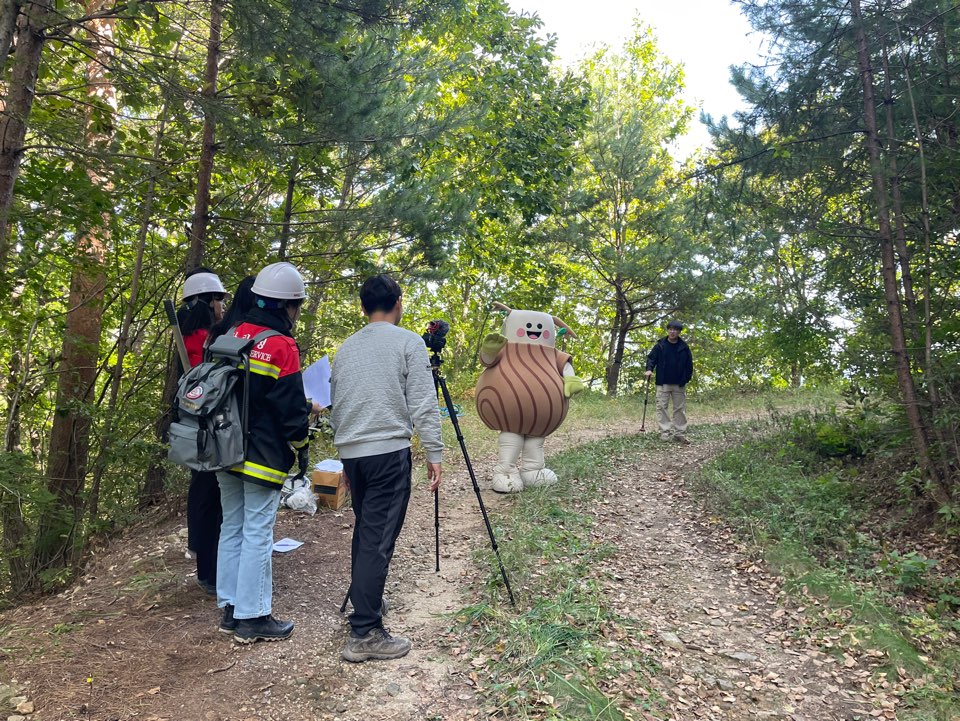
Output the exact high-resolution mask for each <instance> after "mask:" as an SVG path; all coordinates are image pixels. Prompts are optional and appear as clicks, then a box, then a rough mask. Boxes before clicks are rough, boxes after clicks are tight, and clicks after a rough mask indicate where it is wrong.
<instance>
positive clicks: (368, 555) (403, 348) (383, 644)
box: [330, 275, 443, 662]
mask: <svg viewBox="0 0 960 721" xmlns="http://www.w3.org/2000/svg"><path fill="white" fill-rule="evenodd" d="M360 303H361V305H362V307H363V314H364V315H365V316H367V325H366V326H364V327H363V328H362V329H360V330H359V331H357V332H356V333H354V334H353V335H352V336H350V337H349V338H347V339H346V340H345V341H344V342H343V345H341V346H340V349H339V350H338V351H337V353H336V356H335V357H334V359H333V368H332V372H331V377H330V401H331V415H330V422H331V425H332V426H333V431H334V436H333V443H334V445H335V446H336V447H337V450H338V451H339V453H340V459H341V460H342V461H343V472H344V474H345V475H346V477H347V481H348V483H349V484H350V492H351V495H352V497H353V513H354V515H355V516H356V522H355V523H354V527H353V544H352V547H351V573H350V600H351V602H352V603H353V613H351V614H350V636H349V638H348V639H347V644H346V646H345V647H344V649H343V651H342V653H341V655H342V656H343V658H344V659H345V660H347V661H353V662H360V661H368V660H371V659H391V658H400V657H401V656H404V655H406V654H407V652H408V651H409V650H410V641H409V640H408V639H406V638H402V637H399V636H391V635H390V633H389V632H388V631H387V630H386V629H385V628H384V627H383V617H382V611H383V588H384V584H385V583H386V580H387V572H388V571H389V568H390V559H391V558H392V557H393V550H394V547H395V546H396V541H397V537H398V536H399V535H400V529H401V528H402V527H403V520H404V516H405V515H406V513H407V504H408V502H409V500H410V479H411V453H410V438H411V436H412V435H413V431H414V428H416V431H417V435H418V436H419V437H420V444H421V445H422V446H423V448H424V450H425V451H426V455H427V479H428V480H429V481H430V490H431V491H436V490H437V488H439V486H440V474H441V468H440V462H441V455H442V451H443V439H442V438H441V435H440V413H439V411H438V408H437V392H436V387H435V386H434V383H433V373H432V371H431V370H430V361H429V358H428V357H427V349H426V346H425V345H424V343H423V340H422V339H421V338H420V336H418V335H417V334H416V333H413V332H411V331H409V330H405V329H403V328H399V327H398V326H397V324H398V323H399V322H400V317H401V315H402V314H403V299H402V297H401V290H400V286H399V285H398V284H397V282H396V281H395V280H393V279H392V278H390V277H389V276H387V275H377V276H374V277H372V278H368V279H367V280H366V282H364V284H363V286H362V287H361V288H360Z"/></svg>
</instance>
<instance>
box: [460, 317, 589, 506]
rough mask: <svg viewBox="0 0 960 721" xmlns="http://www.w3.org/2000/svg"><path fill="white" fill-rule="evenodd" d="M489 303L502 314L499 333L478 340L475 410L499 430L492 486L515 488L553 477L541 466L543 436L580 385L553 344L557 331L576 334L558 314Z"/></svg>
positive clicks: (503, 490) (565, 356)
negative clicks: (479, 371)
mask: <svg viewBox="0 0 960 721" xmlns="http://www.w3.org/2000/svg"><path fill="white" fill-rule="evenodd" d="M493 307H494V308H496V309H497V310H503V311H506V313H507V316H506V318H504V319H503V333H502V334H501V333H490V334H489V335H487V336H486V337H485V338H484V339H483V343H482V344H481V346H480V362H481V363H483V366H484V371H483V372H482V373H481V374H480V378H479V379H478V380H477V415H479V416H480V420H482V421H483V422H484V424H486V426H487V427H488V428H490V429H492V430H495V431H500V441H499V457H498V462H497V465H496V468H495V469H494V474H493V490H495V491H497V492H498V493H516V492H518V491H522V490H523V489H524V488H530V487H531V486H545V485H549V484H551V483H555V482H556V480H557V474H555V473H554V472H553V471H551V470H550V469H549V468H545V467H544V462H543V442H544V441H545V440H546V437H547V436H549V435H550V434H551V433H553V432H554V431H555V430H557V428H558V427H559V426H560V424H561V423H562V422H563V419H564V417H566V415H567V406H568V402H569V401H568V399H569V398H570V396H572V395H573V394H575V393H579V392H580V391H582V390H584V385H583V381H582V380H580V379H579V378H577V377H576V376H575V375H574V373H573V366H572V365H571V363H570V356H569V355H568V354H567V353H561V352H560V351H558V350H557V349H556V348H555V347H554V346H555V344H556V340H557V335H563V334H564V333H566V334H568V335H569V336H570V337H571V338H575V337H576V336H574V334H573V332H572V331H571V330H570V329H569V328H568V327H567V326H566V324H565V323H564V322H563V321H562V320H560V319H559V318H555V317H554V316H552V315H549V314H547V313H539V312H537V311H534V310H512V309H510V308H508V307H507V306H505V305H503V304H502V303H494V304H493ZM558 327H559V331H558V330H557V328H558Z"/></svg>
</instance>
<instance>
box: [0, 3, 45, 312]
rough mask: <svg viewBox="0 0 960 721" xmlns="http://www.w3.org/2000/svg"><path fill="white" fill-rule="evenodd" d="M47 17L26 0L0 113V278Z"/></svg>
mask: <svg viewBox="0 0 960 721" xmlns="http://www.w3.org/2000/svg"><path fill="white" fill-rule="evenodd" d="M49 19H50V11H49V9H48V8H47V7H46V6H45V5H43V4H41V3H34V2H31V3H28V4H27V5H26V6H25V7H24V8H23V14H22V15H21V16H20V19H19V22H18V28H17V49H16V52H14V55H13V69H12V70H11V73H10V82H9V85H8V86H7V92H6V96H5V98H4V109H3V111H4V112H3V115H2V116H0V278H7V275H8V274H7V273H6V267H7V256H8V255H9V253H10V211H11V209H12V208H13V188H14V186H15V185H16V183H17V175H18V174H19V173H20V161H21V160H22V159H23V140H24V138H25V137H26V135H27V121H28V120H29V118H30V110H31V109H32V108H33V98H34V96H35V93H36V86H37V77H38V74H39V70H40V56H41V54H42V52H43V43H44V40H45V37H44V31H45V29H46V27H47V23H48V21H49ZM8 282H9V281H8V280H3V281H2V284H0V297H4V296H5V295H6V292H7V291H9V285H8Z"/></svg>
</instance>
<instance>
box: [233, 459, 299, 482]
mask: <svg viewBox="0 0 960 721" xmlns="http://www.w3.org/2000/svg"><path fill="white" fill-rule="evenodd" d="M230 470H231V471H233V472H235V473H242V474H244V475H245V476H251V477H253V478H259V479H260V480H261V481H269V482H270V483H276V484H277V485H278V486H282V485H283V482H284V481H285V480H287V474H286V473H285V472H284V471H278V470H276V469H275V468H270V467H269V466H261V465H260V464H259V463H254V462H253V461H244V462H243V463H240V464H238V465H236V466H234V467H233V468H231V469H230Z"/></svg>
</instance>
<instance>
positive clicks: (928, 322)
mask: <svg viewBox="0 0 960 721" xmlns="http://www.w3.org/2000/svg"><path fill="white" fill-rule="evenodd" d="M897 39H898V40H899V45H900V48H901V51H900V52H901V55H900V58H901V63H902V65H903V79H904V82H905V83H906V86H907V97H908V98H909V100H910V116H911V118H912V120H913V131H914V135H915V136H916V138H917V151H918V155H919V160H920V209H921V214H922V217H923V329H924V337H923V363H924V369H925V370H926V373H927V394H928V396H929V398H930V406H931V408H932V410H933V416H934V419H936V418H937V414H938V413H939V411H940V409H941V408H942V403H941V398H940V388H939V378H938V376H939V373H938V372H937V371H938V369H936V368H935V367H934V363H933V316H932V309H931V306H930V303H931V299H930V293H931V280H930V276H931V254H930V238H931V236H932V230H931V228H930V201H929V196H928V187H927V158H926V151H925V147H924V134H923V132H922V130H921V128H920V118H919V116H918V114H917V102H916V98H915V97H914V95H913V81H912V80H911V79H910V65H909V64H908V62H907V55H906V54H905V52H904V51H903V49H902V48H903V47H904V42H903V38H902V37H901V35H900V28H899V26H898V27H897ZM944 52H946V48H944ZM949 82H950V80H949V74H947V75H946V76H945V78H944V84H945V85H946V86H949ZM952 445H953V457H954V463H956V464H957V465H958V466H960V445H958V443H957V439H956V436H954V437H953V439H952ZM944 462H946V458H945V459H944ZM948 477H949V473H945V474H944V478H948Z"/></svg>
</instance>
